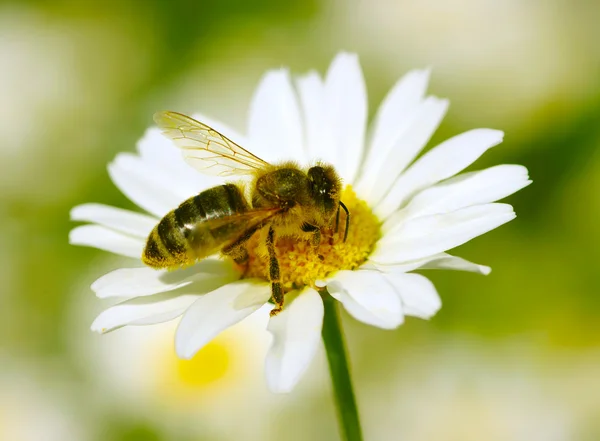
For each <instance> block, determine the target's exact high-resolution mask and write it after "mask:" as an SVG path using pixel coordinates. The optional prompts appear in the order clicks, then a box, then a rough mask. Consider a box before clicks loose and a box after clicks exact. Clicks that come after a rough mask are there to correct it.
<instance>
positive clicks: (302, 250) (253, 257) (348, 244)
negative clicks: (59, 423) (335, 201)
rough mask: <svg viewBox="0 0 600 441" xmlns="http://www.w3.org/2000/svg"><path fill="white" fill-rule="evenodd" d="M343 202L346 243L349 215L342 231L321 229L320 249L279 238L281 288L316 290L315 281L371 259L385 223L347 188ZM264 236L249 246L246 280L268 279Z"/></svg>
mask: <svg viewBox="0 0 600 441" xmlns="http://www.w3.org/2000/svg"><path fill="white" fill-rule="evenodd" d="M342 202H344V204H345V205H346V207H348V211H349V212H350V226H349V228H348V237H347V238H346V241H345V242H344V229H345V221H346V219H345V213H344V211H343V210H342V211H341V213H340V222H339V227H338V231H337V232H336V231H335V225H333V226H332V227H327V228H322V229H321V243H320V245H319V247H318V248H315V247H313V246H312V244H311V243H310V242H309V241H308V240H304V239H299V238H296V237H280V238H278V239H276V244H275V254H276V255H277V260H278V261H279V270H280V275H281V285H282V287H283V289H284V291H286V292H287V291H290V290H292V289H298V288H301V287H304V286H311V287H315V281H317V280H320V279H324V278H326V277H327V276H328V275H330V274H331V273H333V272H335V271H339V270H353V269H356V268H357V267H358V266H360V265H361V264H362V263H364V262H365V261H366V260H367V257H368V256H369V254H371V252H372V251H373V248H374V246H375V244H376V243H377V240H378V239H379V237H380V235H381V223H380V222H379V220H378V219H377V217H376V216H375V215H374V214H373V212H372V211H371V209H370V208H369V206H368V205H367V203H366V202H364V201H362V200H360V199H358V198H357V197H356V194H355V193H354V191H353V190H352V187H350V186H347V187H346V188H345V190H344V192H343V194H342ZM334 224H335V222H334ZM264 248H265V247H264V244H263V243H261V237H260V235H258V234H256V235H254V236H253V237H252V238H251V239H250V240H249V241H248V245H247V249H248V253H249V255H250V258H249V260H248V268H247V269H246V272H245V277H247V278H250V277H258V278H261V279H266V280H268V278H269V277H268V274H269V259H268V258H267V256H265V251H264Z"/></svg>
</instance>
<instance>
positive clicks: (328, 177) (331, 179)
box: [308, 165, 342, 219]
mask: <svg viewBox="0 0 600 441" xmlns="http://www.w3.org/2000/svg"><path fill="white" fill-rule="evenodd" d="M341 190H342V183H341V180H340V178H339V177H338V175H337V173H336V171H335V169H334V168H333V167H332V166H330V165H317V166H315V167H311V168H309V169H308V191H309V194H310V197H311V198H312V199H313V201H314V203H315V205H316V206H317V208H318V209H319V211H320V212H321V213H322V215H323V216H324V217H325V218H326V219H331V217H332V216H333V215H334V214H335V213H336V212H337V209H338V206H339V203H340V194H341Z"/></svg>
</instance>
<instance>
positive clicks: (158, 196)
mask: <svg viewBox="0 0 600 441" xmlns="http://www.w3.org/2000/svg"><path fill="white" fill-rule="evenodd" d="M108 173H109V174H110V177H111V179H112V180H113V182H114V183H115V185H116V186H117V187H119V190H121V191H122V192H123V194H124V195H125V196H127V197H128V198H129V199H130V200H131V201H133V202H134V203H136V204H137V205H138V206H139V207H141V208H143V209H144V210H146V211H148V212H150V213H152V214H154V215H156V216H158V217H163V216H164V215H165V214H167V213H168V212H169V211H171V210H172V209H174V208H177V206H178V205H179V204H180V203H182V202H183V201H184V200H186V199H187V198H189V197H191V196H193V195H194V194H196V193H198V190H199V189H196V188H192V187H191V186H190V185H189V182H187V180H185V179H183V180H177V179H175V178H174V177H173V175H172V174H171V173H169V172H168V171H167V170H165V169H163V168H161V167H160V166H158V165H157V164H152V163H150V162H148V161H145V160H143V159H142V158H140V157H139V156H136V155H132V154H129V153H119V154H118V155H117V156H116V158H115V160H114V161H113V162H111V163H110V164H109V165H108Z"/></svg>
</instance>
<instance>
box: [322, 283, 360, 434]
mask: <svg viewBox="0 0 600 441" xmlns="http://www.w3.org/2000/svg"><path fill="white" fill-rule="evenodd" d="M323 303H324V304H325V317H324V319H323V342H324V343H325V351H326V352H327V361H328V362H329V373H330V374H331V381H332V382H333V392H334V395H335V403H336V407H337V414H338V420H339V424H340V430H341V435H342V440H343V441H362V433H361V430H360V421H359V419H358V410H357V408H356V401H355V399H354V391H353V390H352V383H351V382H350V371H349V369H348V360H347V358H346V348H345V345H344V334H343V332H342V328H341V323H340V318H339V315H338V310H337V303H338V302H337V301H335V300H334V299H333V298H332V297H331V296H330V295H329V294H328V293H325V295H324V296H323Z"/></svg>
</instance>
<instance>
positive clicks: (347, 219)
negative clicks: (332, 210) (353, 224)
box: [338, 201, 350, 242]
mask: <svg viewBox="0 0 600 441" xmlns="http://www.w3.org/2000/svg"><path fill="white" fill-rule="evenodd" d="M340 207H342V209H343V210H344V211H345V212H346V229H345V230H344V242H346V239H348V229H349V228H350V211H348V207H346V205H345V204H344V203H343V202H342V201H340V205H339V207H338V214H339V213H340Z"/></svg>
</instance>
